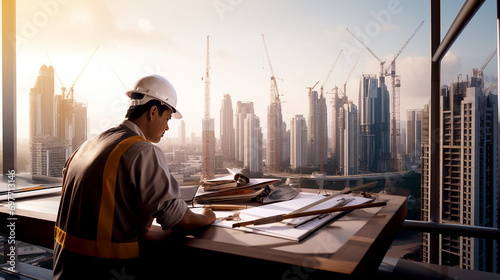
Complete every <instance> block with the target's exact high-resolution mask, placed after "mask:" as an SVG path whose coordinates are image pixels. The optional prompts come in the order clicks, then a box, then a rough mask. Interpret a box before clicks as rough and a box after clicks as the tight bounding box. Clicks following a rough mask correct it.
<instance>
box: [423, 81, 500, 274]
mask: <svg viewBox="0 0 500 280" xmlns="http://www.w3.org/2000/svg"><path fill="white" fill-rule="evenodd" d="M440 103H441V104H440V107H441V110H440V116H439V117H440V120H441V128H440V129H441V131H440V132H439V135H440V143H439V151H436V152H439V153H440V158H441V161H440V165H439V166H430V165H429V163H428V159H429V155H430V153H431V152H432V151H430V150H429V148H428V147H429V142H430V139H429V137H430V133H431V132H430V131H429V127H428V124H429V111H428V107H426V108H424V110H423V112H422V155H421V156H422V205H421V208H422V210H421V211H422V215H421V219H422V220H423V221H429V209H430V207H437V209H438V211H439V213H440V215H439V216H440V222H441V223H450V224H464V225H473V226H484V227H495V228H496V227H498V212H497V209H498V160H497V156H498V127H497V124H498V96H497V95H496V94H493V93H492V92H490V91H488V90H484V89H483V88H482V81H479V80H478V79H477V77H474V76H473V77H471V79H470V80H468V81H459V82H455V83H451V85H450V86H449V87H448V86H444V87H443V88H442V90H441V98H440ZM431 171H435V172H433V173H432V174H431V176H439V182H440V184H439V185H438V186H435V187H439V188H440V189H439V192H440V196H441V200H440V202H439V203H440V204H439V205H430V204H429V192H430V189H429V188H430V186H429V180H428V176H429V174H430V172H431ZM435 174H436V175H435ZM428 239H429V236H428V234H427V233H423V235H422V260H423V261H428V260H429V251H430V248H429V246H430V244H429V240H428ZM439 239H440V240H439V258H440V259H439V263H440V264H442V265H450V266H459V267H461V268H467V269H474V270H484V271H497V268H498V240H486V239H480V238H472V237H466V236H463V237H462V236H453V235H446V234H442V235H439Z"/></svg>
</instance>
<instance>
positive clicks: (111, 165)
mask: <svg viewBox="0 0 500 280" xmlns="http://www.w3.org/2000/svg"><path fill="white" fill-rule="evenodd" d="M138 141H146V139H144V138H143V137H141V136H139V135H136V136H132V137H129V138H126V139H125V140H122V141H121V142H119V143H118V145H116V147H115V148H114V149H113V150H112V151H111V153H110V154H109V156H108V158H107V160H106V163H105V166H104V172H103V178H102V195H101V203H100V208H99V217H98V222H97V235H96V240H88V239H83V238H80V237H78V236H75V235H72V234H69V233H67V232H65V231H63V230H62V229H60V228H59V227H57V226H55V228H54V236H55V240H56V242H57V243H58V244H59V245H60V246H61V247H62V248H64V249H66V250H69V251H72V252H74V253H77V254H80V255H85V256H91V257H99V258H114V259H129V258H136V257H139V244H138V242H137V241H134V242H113V241H112V230H113V217H114V212H115V188H116V179H117V174H118V166H119V162H120V158H121V156H122V155H123V154H124V153H125V152H126V151H127V150H128V148H129V147H130V146H131V145H132V144H134V143H136V142H138ZM71 160H72V158H71V159H70V161H71ZM68 163H69V162H68ZM63 192H64V190H63Z"/></svg>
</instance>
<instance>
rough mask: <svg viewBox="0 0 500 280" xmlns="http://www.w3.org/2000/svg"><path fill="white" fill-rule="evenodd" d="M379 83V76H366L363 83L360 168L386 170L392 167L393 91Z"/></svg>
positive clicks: (360, 108) (360, 90) (360, 122)
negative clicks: (391, 114)
mask: <svg viewBox="0 0 500 280" xmlns="http://www.w3.org/2000/svg"><path fill="white" fill-rule="evenodd" d="M381 85H382V87H379V86H378V80H377V76H376V75H366V74H365V75H363V76H362V77H361V80H360V85H359V102H358V104H359V107H358V114H359V126H360V127H359V129H360V130H359V135H360V150H359V152H360V162H359V163H360V166H359V168H360V171H364V172H386V171H389V168H390V129H389V128H390V107H389V92H388V91H387V87H386V86H385V84H384V83H381Z"/></svg>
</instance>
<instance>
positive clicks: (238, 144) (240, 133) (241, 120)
mask: <svg viewBox="0 0 500 280" xmlns="http://www.w3.org/2000/svg"><path fill="white" fill-rule="evenodd" d="M247 114H254V109H253V102H245V101H238V102H237V103H236V113H235V114H234V127H235V141H234V151H235V159H236V161H237V162H238V163H239V167H243V160H244V158H245V154H244V151H245V150H244V142H243V139H244V133H245V130H244V127H245V118H246V116H247Z"/></svg>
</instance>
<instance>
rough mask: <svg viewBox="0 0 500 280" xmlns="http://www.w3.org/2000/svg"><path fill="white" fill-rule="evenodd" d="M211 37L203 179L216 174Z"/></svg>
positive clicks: (205, 103)
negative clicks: (211, 81)
mask: <svg viewBox="0 0 500 280" xmlns="http://www.w3.org/2000/svg"><path fill="white" fill-rule="evenodd" d="M209 54H210V52H209V37H208V36H207V60H206V62H207V66H206V69H205V76H204V86H205V93H204V95H205V102H204V104H203V105H204V117H203V119H202V128H201V129H202V132H201V141H202V149H201V150H202V168H201V169H202V175H201V178H202V180H206V179H212V178H213V177H214V175H215V119H214V118H212V117H210V74H209V72H210V57H209Z"/></svg>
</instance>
